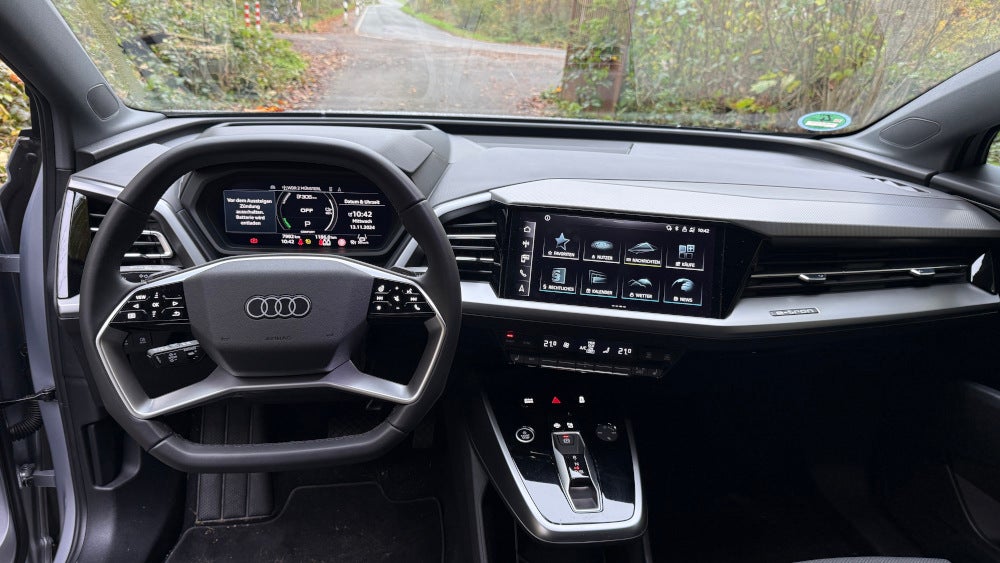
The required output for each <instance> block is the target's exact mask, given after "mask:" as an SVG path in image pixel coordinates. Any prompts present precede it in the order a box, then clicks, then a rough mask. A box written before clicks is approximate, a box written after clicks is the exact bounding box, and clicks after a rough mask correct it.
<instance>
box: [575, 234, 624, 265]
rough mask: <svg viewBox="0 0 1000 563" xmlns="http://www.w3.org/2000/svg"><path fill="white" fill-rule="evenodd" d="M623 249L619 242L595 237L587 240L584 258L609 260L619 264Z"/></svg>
mask: <svg viewBox="0 0 1000 563" xmlns="http://www.w3.org/2000/svg"><path fill="white" fill-rule="evenodd" d="M620 255H621V251H620V249H619V245H618V243H617V242H614V241H611V240H607V239H603V238H600V239H594V240H590V241H588V242H587V244H586V246H585V248H584V252H583V259H584V260H585V261H587V262H608V263H613V264H617V263H618V262H619V261H620Z"/></svg>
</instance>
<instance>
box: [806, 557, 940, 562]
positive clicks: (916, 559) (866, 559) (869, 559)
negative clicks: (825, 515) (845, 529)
mask: <svg viewBox="0 0 1000 563" xmlns="http://www.w3.org/2000/svg"><path fill="white" fill-rule="evenodd" d="M800 563H950V562H949V561H948V560H947V559H925V558H923V557H835V558H833V559H812V560H810V561H801V562H800Z"/></svg>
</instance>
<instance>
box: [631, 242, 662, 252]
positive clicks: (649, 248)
mask: <svg viewBox="0 0 1000 563" xmlns="http://www.w3.org/2000/svg"><path fill="white" fill-rule="evenodd" d="M656 250H657V248H656V247H655V246H653V244H652V243H649V242H640V243H639V244H637V245H635V246H632V247H631V248H629V249H628V251H629V252H630V253H632V254H649V253H650V252H656Z"/></svg>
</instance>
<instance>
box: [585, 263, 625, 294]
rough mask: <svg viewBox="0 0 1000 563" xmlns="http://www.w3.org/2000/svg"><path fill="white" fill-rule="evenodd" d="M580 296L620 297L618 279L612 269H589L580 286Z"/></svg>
mask: <svg viewBox="0 0 1000 563" xmlns="http://www.w3.org/2000/svg"><path fill="white" fill-rule="evenodd" d="M580 295H589V296H591V297H611V298H614V297H618V280H617V277H616V276H615V274H614V273H613V272H612V271H611V270H610V269H609V270H600V269H588V270H587V273H586V275H585V276H584V277H583V282H582V283H581V284H580Z"/></svg>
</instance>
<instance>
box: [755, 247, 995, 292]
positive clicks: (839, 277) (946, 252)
mask: <svg viewBox="0 0 1000 563" xmlns="http://www.w3.org/2000/svg"><path fill="white" fill-rule="evenodd" d="M984 254H985V250H984V249H970V248H915V247H908V248H885V249H859V248H854V249H845V248H812V249H804V248H781V249H778V248H773V247H764V248H763V249H762V250H761V254H760V256H759V258H758V260H757V264H756V266H755V267H754V269H753V271H752V273H751V275H750V281H749V283H748V284H747V287H746V289H745V290H744V292H743V296H744V297H760V296H774V295H797V294H815V293H824V292H835V291H836V292H840V291H862V290H870V289H884V288H892V287H923V286H929V285H939V284H949V283H970V282H971V281H972V279H973V274H974V273H975V272H974V271H973V270H977V271H978V269H979V268H980V266H981V265H982V264H983V261H984V259H983V257H984Z"/></svg>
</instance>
